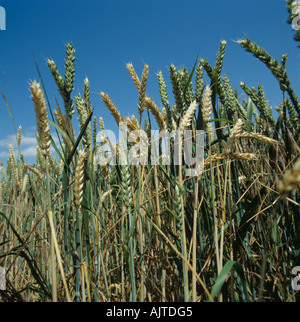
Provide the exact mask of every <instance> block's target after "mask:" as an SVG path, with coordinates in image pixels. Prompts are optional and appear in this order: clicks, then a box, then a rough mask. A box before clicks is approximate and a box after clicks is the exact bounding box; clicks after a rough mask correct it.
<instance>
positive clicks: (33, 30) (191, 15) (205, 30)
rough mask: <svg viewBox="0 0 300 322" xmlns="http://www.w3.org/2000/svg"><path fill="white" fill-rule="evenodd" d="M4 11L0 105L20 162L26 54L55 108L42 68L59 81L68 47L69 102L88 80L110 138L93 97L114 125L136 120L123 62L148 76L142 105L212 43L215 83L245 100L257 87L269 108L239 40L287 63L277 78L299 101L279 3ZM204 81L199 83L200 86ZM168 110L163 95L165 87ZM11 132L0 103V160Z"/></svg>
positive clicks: (172, 1)
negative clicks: (283, 78)
mask: <svg viewBox="0 0 300 322" xmlns="http://www.w3.org/2000/svg"><path fill="white" fill-rule="evenodd" d="M0 6H3V7H4V8H5V10H6V30H5V31H0V46H1V50H0V90H1V91H3V92H4V94H5V95H6V97H7V98H8V99H9V103H10V106H11V108H12V111H13V115H14V120H15V124H16V127H18V126H19V125H20V124H21V125H22V127H23V137H24V140H23V145H22V148H21V150H22V151H23V152H24V154H25V158H26V156H27V157H28V158H30V157H31V156H32V152H34V148H35V146H36V143H35V141H34V135H35V134H34V133H35V131H36V125H35V114H34V109H33V105H32V102H31V99H30V93H29V90H28V82H29V81H30V80H33V79H38V74H37V72H36V69H35V65H34V60H33V57H32V49H33V51H34V54H35V57H36V59H37V61H38V64H39V67H40V70H41V73H42V77H43V80H44V83H45V86H46V90H47V94H48V97H49V99H50V104H51V106H52V107H53V108H55V97H57V98H58V99H60V97H59V94H58V92H57V89H56V85H55V84H54V81H53V79H52V76H51V74H50V71H49V70H48V67H47V66H46V62H45V59H46V58H51V59H53V60H54V61H55V62H56V63H57V65H58V68H59V70H60V71H61V73H63V66H64V57H65V48H64V45H65V44H66V43H67V42H69V41H70V40H72V41H73V44H74V47H75V48H76V75H75V90H74V95H77V94H78V93H79V92H81V93H82V89H83V80H84V78H85V77H88V79H89V81H90V86H91V100H92V103H93V105H95V115H96V116H97V117H99V116H102V117H103V119H104V123H105V126H106V128H108V129H112V130H114V129H115V124H114V120H113V118H112V116H111V115H110V113H109V111H108V110H107V108H106V107H105V105H104V104H103V103H102V101H101V99H100V96H99V93H100V92H101V91H104V92H105V93H107V94H109V96H110V97H111V99H112V101H113V102H114V103H115V104H116V106H117V107H118V108H119V110H120V112H121V114H122V115H123V116H127V115H132V114H135V115H137V114H138V113H137V100H138V94H137V91H136V88H135V86H134V84H133V82H132V81H131V78H130V76H129V74H128V71H127V69H126V67H125V65H126V63H128V62H132V63H133V65H134V67H135V69H136V71H137V73H138V75H141V73H142V69H143V64H144V63H147V64H149V67H150V72H149V79H148V85H147V95H148V96H150V97H152V98H154V100H155V101H156V103H157V105H158V106H161V103H160V100H159V92H158V84H157V79H156V73H157V72H158V71H160V70H161V71H162V73H163V75H164V77H165V79H166V80H167V81H168V79H169V74H168V66H169V65H170V63H174V64H175V66H177V67H182V66H186V67H187V68H188V69H189V70H191V69H192V66H193V64H194V62H195V58H196V56H197V53H198V52H199V51H200V52H199V53H200V57H201V58H205V59H207V60H208V61H209V63H211V64H212V65H213V64H214V62H215V58H216V55H217V51H218V48H219V43H220V41H221V40H226V41H227V47H226V54H225V61H224V68H223V74H226V75H227V76H228V77H229V79H230V81H231V83H232V85H233V87H234V88H237V89H238V91H239V93H241V99H242V98H246V96H245V94H243V93H242V91H241V90H240V87H239V83H240V82H241V81H244V82H245V83H246V84H247V85H248V86H255V87H257V84H258V82H259V83H261V84H262V85H263V86H264V89H265V92H266V96H267V99H268V100H269V104H270V105H271V106H276V105H279V103H280V101H281V99H282V95H281V92H280V90H279V86H278V84H277V82H276V80H275V79H274V77H273V76H272V74H271V73H270V72H269V70H268V69H267V68H266V67H265V66H264V65H263V64H262V63H261V62H259V61H258V60H256V59H255V58H254V57H253V56H252V55H251V54H249V53H247V52H245V50H243V49H242V48H241V47H240V46H239V44H237V43H236V42H235V41H236V40H238V39H240V38H244V37H248V38H250V39H251V40H252V41H254V42H256V43H257V44H258V45H260V46H262V47H264V48H265V49H266V50H267V51H268V52H269V53H270V54H271V55H272V56H273V57H275V58H277V59H280V58H281V55H282V54H283V53H287V54H288V62H287V69H288V73H289V76H290V79H291V82H292V85H293V86H294V88H295V91H296V93H297V94H299V90H298V91H297V88H299V87H298V86H299V80H300V69H299V54H300V50H299V49H298V48H297V43H296V42H295V41H294V40H293V34H294V31H293V30H292V27H291V26H290V25H289V24H287V22H286V19H287V16H288V13H287V9H286V4H285V1H284V0H248V1H244V0H226V1H224V0H215V1H209V0H198V1H197V0H150V1H148V0H105V1H104V0H103V1H102V0H99V1H96V0H85V1H78V0H72V1H71V0H60V1H57V0H51V1H48V0H6V1H5V0H0ZM206 80H208V79H207V78H206ZM168 92H169V97H170V100H171V98H172V90H171V87H170V86H168ZM13 134H14V131H13V125H12V121H11V119H10V116H9V113H8V111H7V109H6V106H5V103H4V100H3V99H2V97H0V159H2V160H5V159H6V157H7V153H8V148H7V145H8V144H9V143H13V140H14V138H13Z"/></svg>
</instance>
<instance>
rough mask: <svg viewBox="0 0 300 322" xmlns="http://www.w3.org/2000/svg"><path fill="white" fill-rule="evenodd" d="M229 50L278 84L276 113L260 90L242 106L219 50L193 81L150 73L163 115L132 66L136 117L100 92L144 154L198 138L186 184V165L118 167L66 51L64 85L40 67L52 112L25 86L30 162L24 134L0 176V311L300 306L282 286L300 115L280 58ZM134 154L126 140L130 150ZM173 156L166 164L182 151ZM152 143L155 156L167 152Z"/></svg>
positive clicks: (293, 234)
mask: <svg viewBox="0 0 300 322" xmlns="http://www.w3.org/2000/svg"><path fill="white" fill-rule="evenodd" d="M290 5H291V3H290ZM296 40H297V39H296ZM238 43H239V46H240V47H241V48H242V49H244V50H246V51H247V52H249V53H251V54H253V55H254V56H255V57H256V58H257V59H258V60H259V61H261V63H262V65H265V66H266V67H267V68H268V69H269V71H270V72H271V73H272V74H273V75H274V77H275V78H276V80H277V81H278V83H279V86H280V90H281V91H282V97H283V99H282V101H281V102H278V106H276V107H275V108H271V107H270V106H268V100H267V98H266V96H265V93H264V89H263V86H262V85H261V84H260V83H258V84H257V88H255V87H251V88H249V87H248V86H247V85H246V84H245V83H241V84H240V87H241V89H242V90H243V91H244V92H245V94H246V96H247V99H244V100H242V101H241V100H240V99H239V96H238V94H237V90H236V89H234V88H232V85H231V83H230V80H229V79H228V77H227V76H226V75H223V73H222V66H223V61H224V59H226V55H225V49H226V44H227V43H226V41H221V42H220V46H219V51H218V53H217V56H216V61H215V63H214V65H211V64H210V63H209V62H208V61H207V60H205V59H197V60H196V62H195V64H194V68H193V69H192V71H188V69H187V68H185V67H182V68H180V69H178V68H177V67H175V66H174V65H173V64H171V65H170V66H169V75H163V73H162V72H158V73H157V74H156V76H157V82H158V85H159V94H160V98H161V101H160V102H154V100H153V99H152V98H151V97H150V94H151V93H148V92H147V81H148V75H149V73H151V69H150V68H151V66H148V65H147V64H145V65H144V69H143V72H142V75H140V76H139V75H137V73H136V71H135V69H134V66H133V65H132V64H131V63H128V64H127V65H126V68H127V70H128V72H129V75H128V76H129V77H128V81H133V83H134V84H135V86H136V90H137V92H138V101H137V108H136V116H134V115H132V116H131V117H129V116H126V117H125V116H122V115H121V113H120V111H119V108H118V107H117V106H116V105H115V104H114V102H113V100H114V98H113V97H110V96H109V93H104V92H101V91H99V100H101V101H102V103H103V104H104V106H106V107H107V109H108V110H109V111H110V113H111V114H112V116H113V118H114V120H115V122H116V124H117V125H120V124H121V123H122V124H125V125H126V127H127V131H128V132H127V133H128V134H129V133H131V132H134V131H139V130H142V131H141V133H143V135H144V137H145V140H146V139H149V140H150V139H151V131H152V130H159V131H168V132H169V133H170V132H172V131H176V130H178V131H179V132H180V133H184V131H186V130H190V131H191V132H189V133H192V136H193V139H195V135H196V133H197V132H196V131H199V130H200V131H202V132H203V133H204V152H203V153H204V157H203V160H202V170H201V171H200V172H199V173H198V174H197V175H194V176H188V175H187V172H188V171H189V170H191V167H190V166H188V165H187V164H185V162H182V163H181V164H174V163H172V162H170V163H169V164H166V162H164V159H163V158H158V161H157V162H156V164H152V163H151V162H150V160H151V153H149V154H146V156H145V150H144V149H143V148H140V150H139V151H138V152H137V155H136V156H137V159H138V160H140V161H141V160H142V159H143V160H144V161H145V162H144V163H141V162H140V164H137V165H135V164H131V163H129V162H127V164H124V163H123V164H121V163H120V162H119V161H120V153H119V152H120V149H121V147H122V144H123V143H124V142H119V141H118V142H111V141H110V140H109V138H108V137H107V135H106V133H105V121H104V120H103V119H102V117H101V116H96V115H95V111H94V110H93V106H94V103H93V102H91V99H90V84H89V80H88V79H87V78H86V79H85V80H83V89H82V93H81V94H78V95H77V96H74V75H75V49H74V47H73V44H72V42H70V43H68V44H66V48H65V49H66V58H65V70H64V73H60V72H59V70H58V68H57V65H56V63H55V62H54V61H53V60H49V59H48V60H47V65H48V67H49V71H50V72H51V75H52V77H53V81H54V82H55V84H56V85H57V89H58V93H59V95H60V99H61V101H60V102H57V106H56V107H55V108H53V106H50V104H49V102H48V100H47V98H46V97H47V95H46V93H47V92H46V88H44V86H43V82H41V81H40V82H38V81H35V80H34V81H32V82H30V84H29V89H30V93H31V97H32V104H33V108H34V111H35V115H36V124H37V132H36V133H37V135H36V136H37V156H36V161H35V162H34V163H33V164H27V163H26V160H25V159H24V157H23V156H22V153H20V151H21V150H22V149H21V146H22V127H21V126H20V127H19V132H18V135H17V141H18V147H19V149H18V151H14V149H13V147H12V146H9V158H8V161H7V165H4V164H3V163H2V162H1V165H0V166H1V183H0V236H1V240H0V266H2V267H4V268H5V269H6V289H5V290H2V291H0V300H1V301H17V302H36V301H45V302H52V301H53V302H57V301H59V302H63V301H70V302H95V301H100V302H129V301H132V302H136V301H141V302H178V301H187V302H188V301H193V302H221V301H224V302H257V301H263V302H295V301H297V300H299V292H298V289H297V288H295V287H293V283H291V281H292V280H293V278H295V276H293V275H292V274H291V272H292V270H293V268H294V267H297V266H299V265H300V254H299V248H300V239H299V236H300V198H299V187H298V185H299V183H300V152H299V151H300V149H299V142H300V141H299V133H300V131H299V130H300V122H299V120H300V103H299V101H298V98H297V96H296V94H295V92H294V90H293V87H292V85H291V84H290V79H289V77H288V71H287V69H286V62H287V55H285V54H283V55H282V58H281V60H280V61H278V60H277V59H275V58H273V57H272V56H271V55H270V54H269V53H268V52H266V51H265V50H264V49H263V48H261V47H259V46H258V45H257V44H255V43H254V42H252V41H251V40H250V39H242V40H240V41H239V42H238ZM78 55H80V49H79V50H78ZM204 73H205V74H206V76H207V77H208V78H209V80H210V82H209V83H208V84H205V82H204ZM167 77H168V78H169V79H170V81H171V88H167V85H166V78H167ZM147 94H148V95H149V96H148V95H147ZM169 97H172V99H173V98H174V101H175V104H173V105H171V104H170V103H169ZM75 124H77V125H78V127H79V129H80V131H79V133H75V131H74V127H75ZM53 133H54V134H55V135H56V136H57V138H58V140H54V138H53ZM99 133H100V135H99ZM99 137H100V138H101V142H100V143H99ZM142 141H143V139H142V138H141V137H134V136H133V139H132V140H131V141H129V140H128V142H126V144H128V147H129V148H132V147H134V146H135V145H137V143H141V142H142ZM170 142H171V144H170V159H171V160H172V159H173V157H174V154H175V153H176V151H177V150H176V144H174V140H172V139H171V140H170ZM156 143H157V146H158V149H159V151H160V152H162V151H163V147H162V141H161V140H158V141H157V142H156ZM139 146H140V147H141V145H139ZM50 147H52V149H50ZM107 147H109V149H107ZM51 151H54V152H51ZM192 152H193V155H195V147H193V151H192ZM101 154H102V157H105V158H106V159H105V160H106V161H107V160H109V158H112V157H113V156H114V157H115V159H116V164H110V163H109V162H106V163H105V162H102V163H101V162H99V156H100V155H101ZM125 158H126V159H127V158H128V155H125ZM180 158H181V156H180ZM102 160H103V158H102ZM125 163H126V162H125ZM196 166H197V165H196Z"/></svg>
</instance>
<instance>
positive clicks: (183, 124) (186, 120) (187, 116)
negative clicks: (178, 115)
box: [179, 101, 198, 135]
mask: <svg viewBox="0 0 300 322" xmlns="http://www.w3.org/2000/svg"><path fill="white" fill-rule="evenodd" d="M197 106H198V105H197V102H196V101H193V102H192V103H191V104H190V106H189V108H188V109H187V111H186V112H185V113H184V115H183V118H182V119H181V121H180V124H179V131H180V133H181V135H183V131H184V129H185V128H187V127H188V126H189V125H190V124H191V121H192V119H193V117H194V115H195V112H196V109H197Z"/></svg>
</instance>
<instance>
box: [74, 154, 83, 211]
mask: <svg viewBox="0 0 300 322" xmlns="http://www.w3.org/2000/svg"><path fill="white" fill-rule="evenodd" d="M85 159H86V154H85V153H84V152H83V151H79V153H78V163H77V167H76V170H75V193H74V195H75V204H76V206H77V207H78V208H79V210H81V203H82V199H83V185H84V162H85Z"/></svg>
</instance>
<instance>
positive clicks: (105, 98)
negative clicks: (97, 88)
mask: <svg viewBox="0 0 300 322" xmlns="http://www.w3.org/2000/svg"><path fill="white" fill-rule="evenodd" d="M100 96H101V97H102V100H103V102H104V104H105V105H106V106H107V108H108V110H109V111H110V113H111V115H112V116H113V117H114V119H115V121H116V122H117V124H118V125H119V123H120V122H124V119H123V117H122V116H121V114H120V112H119V110H118V109H117V108H116V106H115V104H114V103H113V102H112V101H111V99H110V98H109V96H108V95H107V94H105V93H103V92H101V93H100Z"/></svg>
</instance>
